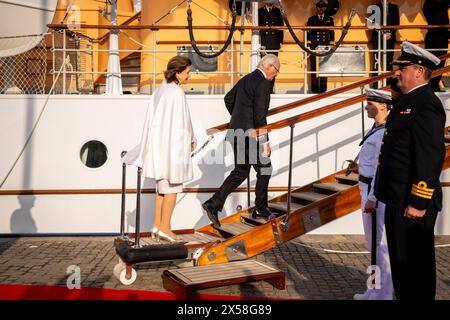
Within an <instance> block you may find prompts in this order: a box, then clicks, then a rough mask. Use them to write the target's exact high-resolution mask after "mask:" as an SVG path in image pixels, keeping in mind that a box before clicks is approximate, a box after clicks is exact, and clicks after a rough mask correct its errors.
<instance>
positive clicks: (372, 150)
mask: <svg viewBox="0 0 450 320" xmlns="http://www.w3.org/2000/svg"><path fill="white" fill-rule="evenodd" d="M383 136H384V128H382V129H379V130H378V131H376V132H375V133H374V134H372V135H371V136H370V137H369V138H367V139H366V141H364V143H363V145H362V146H361V151H360V153H359V162H358V166H359V168H358V171H359V174H360V175H363V176H365V177H367V178H374V177H375V173H376V171H377V166H378V156H379V154H380V149H381V142H382V140H383ZM374 180H375V179H373V180H372V186H371V188H370V192H369V195H368V197H367V198H368V199H369V200H372V201H374V202H375V201H376V200H377V199H376V198H375V196H374V194H373V191H374Z"/></svg>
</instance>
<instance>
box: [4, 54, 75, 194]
mask: <svg viewBox="0 0 450 320" xmlns="http://www.w3.org/2000/svg"><path fill="white" fill-rule="evenodd" d="M69 61H70V57H69V56H67V57H66V59H65V60H64V62H63V63H62V64H61V68H60V69H59V71H58V74H57V75H56V78H55V81H53V84H52V87H51V89H50V92H49V93H48V94H47V97H46V99H45V102H44V106H43V107H42V109H41V111H40V112H39V116H38V118H37V120H36V122H35V123H34V125H33V128H32V129H31V131H30V134H29V135H28V138H27V140H26V141H25V144H24V145H23V148H22V150H21V151H20V152H19V155H18V156H17V158H16V160H15V161H14V163H13V164H12V166H11V169H9V171H8V173H7V174H6V176H5V178H4V179H3V181H2V183H1V184H0V189H1V188H2V187H3V185H4V184H5V182H6V180H7V179H8V178H9V175H10V174H11V172H12V171H13V170H14V168H15V166H16V164H17V162H18V161H19V159H20V157H21V156H22V154H23V153H24V151H25V149H26V148H27V146H28V143H29V142H30V140H31V137H32V136H33V134H34V131H35V130H36V127H37V125H38V124H39V121H40V120H41V117H42V115H43V113H44V111H45V108H46V107H47V103H48V100H49V99H50V95H51V94H52V92H53V89H55V85H56V82H57V81H58V78H59V75H60V74H61V72H62V70H63V67H64V66H65V65H66V64H68V63H69Z"/></svg>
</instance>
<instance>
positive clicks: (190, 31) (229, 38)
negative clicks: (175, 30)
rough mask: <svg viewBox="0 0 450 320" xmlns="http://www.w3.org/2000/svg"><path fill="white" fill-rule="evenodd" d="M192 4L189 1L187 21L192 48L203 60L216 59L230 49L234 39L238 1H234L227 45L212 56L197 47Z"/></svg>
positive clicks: (190, 0)
mask: <svg viewBox="0 0 450 320" xmlns="http://www.w3.org/2000/svg"><path fill="white" fill-rule="evenodd" d="M191 2H192V0H188V9H187V16H188V17H187V20H188V29H189V38H190V41H191V46H192V48H193V49H194V51H195V53H197V54H198V55H199V56H200V57H202V58H207V59H208V58H216V57H218V56H220V55H221V54H222V53H223V52H224V51H225V50H226V49H227V48H228V46H229V45H230V43H231V41H232V39H233V33H234V31H235V25H236V17H237V12H236V1H233V12H232V21H231V26H230V31H229V33H228V38H227V41H225V44H224V45H223V47H222V49H220V50H219V51H218V52H216V53H210V54H206V53H202V52H201V51H200V50H199V49H198V47H197V44H196V41H195V37H194V30H193V28H192V9H191Z"/></svg>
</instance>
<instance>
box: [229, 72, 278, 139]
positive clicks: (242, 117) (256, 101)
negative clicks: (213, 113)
mask: <svg viewBox="0 0 450 320" xmlns="http://www.w3.org/2000/svg"><path fill="white" fill-rule="evenodd" d="M271 88H272V87H271V83H270V81H268V80H267V79H266V78H265V77H264V75H263V74H262V72H261V71H260V70H259V69H256V70H255V71H253V72H252V73H249V74H247V75H246V76H244V77H243V78H242V79H240V80H239V81H238V83H236V85H235V86H234V87H233V88H232V89H231V90H230V91H229V92H228V93H227V94H226V95H225V99H224V100H225V106H226V107H227V109H228V112H229V113H230V114H231V120H230V124H229V126H228V129H234V130H236V129H243V130H244V131H246V130H248V129H255V128H259V127H261V126H264V125H266V124H267V120H266V117H267V111H268V110H269V104H270V91H271ZM267 139H268V137H267V135H266V136H263V137H261V138H260V141H261V142H264V141H266V140H267Z"/></svg>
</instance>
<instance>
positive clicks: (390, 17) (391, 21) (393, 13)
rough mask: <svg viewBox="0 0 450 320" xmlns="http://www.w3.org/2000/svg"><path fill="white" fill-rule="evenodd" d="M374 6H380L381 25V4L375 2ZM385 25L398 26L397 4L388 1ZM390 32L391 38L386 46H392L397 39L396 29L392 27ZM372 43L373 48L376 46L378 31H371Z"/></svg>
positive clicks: (381, 23)
mask: <svg viewBox="0 0 450 320" xmlns="http://www.w3.org/2000/svg"><path fill="white" fill-rule="evenodd" d="M376 6H378V7H379V8H380V10H381V11H380V12H381V21H380V25H383V7H382V5H381V2H379V3H377V4H376ZM386 18H387V19H386V25H388V26H398V25H399V24H400V14H399V11H398V6H397V5H396V4H393V3H390V2H389V3H388V11H387V17H386ZM390 32H391V38H390V39H389V40H388V41H387V47H388V48H394V46H395V42H396V41H397V30H396V29H392V30H390ZM381 41H383V38H381ZM372 44H373V46H374V48H378V32H377V31H373V32H372Z"/></svg>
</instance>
